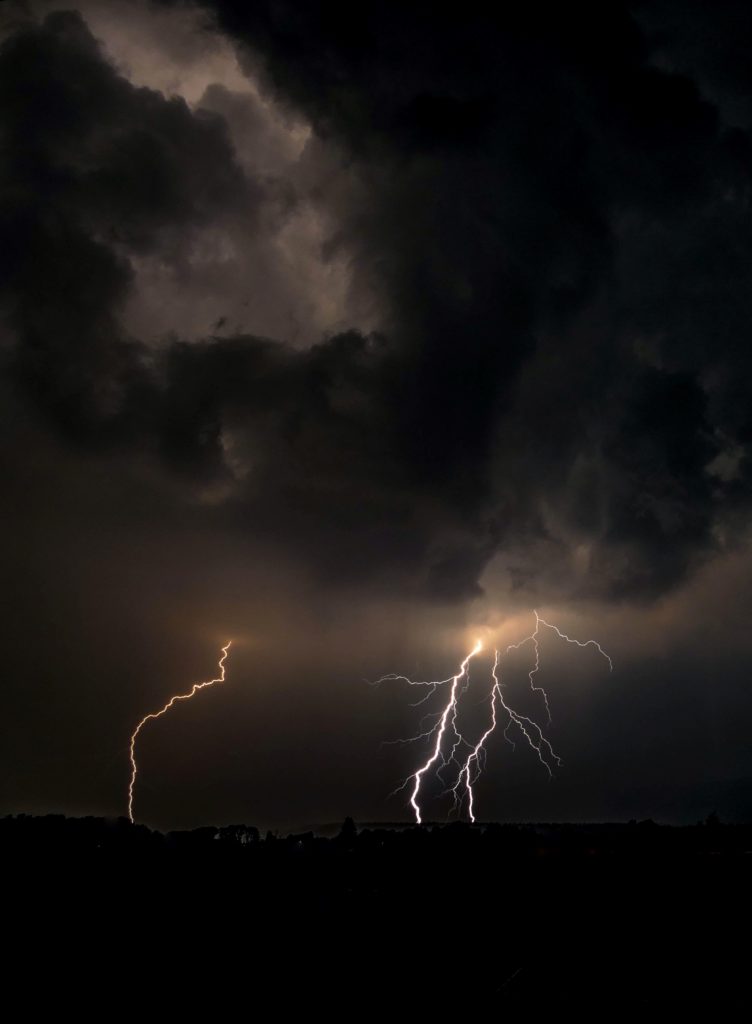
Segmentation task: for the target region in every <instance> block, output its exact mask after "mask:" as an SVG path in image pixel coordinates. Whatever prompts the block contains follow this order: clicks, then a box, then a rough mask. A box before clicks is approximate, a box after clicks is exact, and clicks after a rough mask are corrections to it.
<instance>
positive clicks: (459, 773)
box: [377, 611, 613, 825]
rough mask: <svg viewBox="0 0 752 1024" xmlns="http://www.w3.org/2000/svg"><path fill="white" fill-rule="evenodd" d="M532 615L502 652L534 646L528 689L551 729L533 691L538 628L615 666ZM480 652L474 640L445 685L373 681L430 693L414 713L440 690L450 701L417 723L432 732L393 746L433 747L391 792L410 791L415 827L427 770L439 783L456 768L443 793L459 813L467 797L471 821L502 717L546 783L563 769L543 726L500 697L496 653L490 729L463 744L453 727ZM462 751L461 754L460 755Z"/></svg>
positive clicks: (407, 680)
mask: <svg viewBox="0 0 752 1024" xmlns="http://www.w3.org/2000/svg"><path fill="white" fill-rule="evenodd" d="M534 615H535V629H534V630H533V632H532V633H530V635H529V636H526V637H524V638H523V639H522V640H520V641H519V642H518V643H515V644H509V645H508V646H507V647H506V649H505V651H504V656H507V655H509V654H510V653H511V652H512V651H517V650H520V648H522V647H524V646H525V645H526V644H530V645H531V646H532V649H533V666H532V668H531V669H530V671H529V672H528V680H529V683H530V689H531V691H532V692H533V693H534V694H536V695H539V696H540V699H541V700H542V702H543V706H544V708H545V711H546V717H547V724H548V725H550V724H551V710H550V705H549V701H548V694H547V693H546V691H545V690H544V688H543V687H542V686H539V685H537V676H538V673H539V671H540V667H541V659H540V647H539V636H540V629H541V626H545V627H546V628H548V629H550V630H552V632H554V633H555V634H556V636H557V637H559V639H561V640H564V641H565V642H566V643H569V644H575V645H576V646H577V647H594V648H595V649H596V650H597V651H598V653H599V654H600V655H601V656H602V657H603V658H605V659H606V661H607V662H608V667H609V670H611V671H613V663H612V661H611V658H610V657H609V656H608V654H606V652H605V651H604V650H603V648H602V647H601V645H600V644H599V643H598V642H597V641H596V640H575V639H574V638H572V637H570V636H567V634H566V633H562V631H561V630H560V629H559V628H558V626H554V625H552V624H551V623H550V622H547V621H546V620H545V619H543V618H541V617H540V615H538V612H537V611H535V612H534ZM481 650H482V644H481V642H480V640H477V641H476V643H475V645H474V647H473V649H472V650H471V651H470V653H469V654H468V655H467V656H466V657H465V659H464V660H463V661H462V662H461V664H460V668H459V671H458V672H457V674H456V675H454V676H449V677H447V678H446V679H440V680H431V681H426V682H423V681H417V680H413V679H410V678H408V677H407V676H403V675H398V674H396V673H390V674H389V675H385V676H382V678H381V679H379V680H378V681H377V682H379V683H382V682H385V681H389V680H394V681H403V682H405V683H407V684H408V685H409V686H425V687H427V688H428V692H427V693H426V695H425V697H423V698H421V699H420V700H418V701H415V702H414V703H413V704H412V705H411V706H413V707H417V706H418V705H419V704H423V703H424V702H425V701H427V700H429V699H430V698H431V697H432V696H433V695H434V694H435V693H436V692H437V691H438V690H440V689H441V687H446V686H448V687H449V696H448V698H447V700H446V703H445V704H444V707H443V709H442V710H441V711H438V712H431V713H429V714H428V715H425V716H424V717H423V719H422V720H421V728H422V725H423V723H425V722H426V721H427V720H429V719H435V720H436V721H435V722H434V724H433V725H432V726H431V727H430V728H428V727H426V728H425V729H422V731H421V732H419V733H418V734H417V735H415V736H411V737H409V738H408V739H406V740H396V741H392V742H397V743H412V742H416V741H418V740H423V739H430V741H431V752H430V755H429V757H428V758H427V760H426V761H425V762H424V763H423V764H422V765H421V766H420V767H419V768H418V769H417V771H415V772H414V773H413V774H412V775H409V776H408V777H407V778H406V779H405V781H404V782H403V783H402V785H401V786H399V787H398V789H397V790H396V791H395V792H399V790H402V789H405V788H406V787H408V786H410V785H411V794H410V806H411V807H412V809H413V812H414V814H415V820H416V821H417V823H418V824H419V825H420V824H422V822H423V815H422V811H421V805H420V802H419V797H420V790H421V785H422V783H423V780H424V777H425V776H426V774H427V773H429V772H430V771H431V769H434V773H435V774H436V775H437V776H438V777H439V779H443V776H442V771H443V770H444V769H446V768H449V767H451V766H454V768H455V770H456V774H455V776H454V782H453V783H452V784H451V785H449V786H448V788H447V792H450V793H451V794H452V796H453V799H454V806H455V809H456V810H460V808H461V805H462V801H463V799H464V798H465V797H466V798H467V808H468V816H469V818H470V820H471V821H475V793H474V791H473V786H474V785H475V783H476V782H477V781H478V779H479V778H480V775H481V773H482V771H483V768H484V767H485V763H486V756H487V748H486V743H487V741H488V739H489V737H490V736H491V735H492V733H493V732H494V731H495V730H496V726H497V725H498V724H499V720H500V716H501V714H503V715H504V717H505V718H506V725H505V726H504V730H503V735H504V738H505V740H506V741H507V742H508V743H509V744H510V745H511V746H512V748H514V747H515V743H514V740H512V739H511V737H510V735H509V730H510V729H514V730H516V731H517V733H518V735H520V736H521V737H522V738H523V739H524V740H525V741H526V743H527V744H528V746H529V747H530V749H531V750H533V751H534V752H535V754H536V756H537V757H538V760H539V761H540V763H541V764H542V765H543V767H544V768H545V769H546V772H547V774H548V777H549V778H552V777H553V769H554V767H556V768H558V767H560V766H561V763H562V762H561V758H560V757H559V756H558V755H557V754H556V753H555V751H554V749H553V747H552V746H551V743H550V742H549V740H548V739H547V738H546V736H545V734H544V732H543V728H542V726H540V725H539V724H538V723H537V722H536V721H535V720H534V719H532V718H529V717H528V716H527V715H523V714H520V713H519V712H518V711H516V710H515V709H514V708H513V707H511V706H510V704H509V703H508V702H507V700H506V698H505V696H504V687H505V684H503V683H502V682H501V670H500V664H501V657H502V656H501V655H500V653H499V651H498V650H496V651H495V655H494V663H493V667H492V669H491V682H490V689H489V691H488V697H487V698H486V699H487V700H488V703H489V705H490V717H491V721H490V724H489V726H488V727H487V728H486V730H485V731H484V732H483V734H482V735H481V737H480V739H479V740H478V741H477V742H476V743H475V744H473V743H471V742H469V740H467V739H465V737H464V736H463V735H462V733H461V732H460V731H459V728H458V725H457V718H458V714H459V698H460V696H461V695H462V694H463V693H464V692H465V691H466V690H467V688H468V686H469V684H470V669H469V665H470V660H471V659H472V658H474V657H475V656H476V655H477V654H479V653H480V651H481ZM450 744H451V746H450ZM460 751H461V753H459V752H460ZM458 755H459V756H458Z"/></svg>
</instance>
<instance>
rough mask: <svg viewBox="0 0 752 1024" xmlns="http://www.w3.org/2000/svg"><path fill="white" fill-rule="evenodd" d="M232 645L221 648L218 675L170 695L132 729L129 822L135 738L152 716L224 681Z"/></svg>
mask: <svg viewBox="0 0 752 1024" xmlns="http://www.w3.org/2000/svg"><path fill="white" fill-rule="evenodd" d="M231 645H232V640H228V641H227V643H226V644H225V646H224V647H223V648H222V657H221V658H220V659H219V662H218V667H219V675H218V676H217V678H216V679H207V680H206V681H205V682H203V683H194V684H193V686H192V687H191V689H190V690H189V691H188V693H176V694H175V696H174V697H171V698H170V699H169V700H168V701H167V703H166V704H165V706H164V707H163V708H160V710H159V711H153V712H152V713H151V714H148V715H144V717H143V718H142V719H141V721H140V722H139V723H138V725H137V726H136V728H135V729H134V730H133V733H132V735H131V746H130V757H131V780H130V783H129V785H128V817H129V818H130V820H131V822H132V821H133V789H134V787H135V785H136V775H137V774H138V767H137V765H136V738H137V737H138V734H139V733H140V732H141V730H142V729H143V727H144V726H145V725H146V723H147V722H149V721H151V719H152V718H161V717H162V715H164V714H166V713H167V712H168V711H169V710H170V708H171V707H172V706H173V704H176V703H177V701H179V700H190V698H191V697H192V696H193V695H194V694H195V693H198V691H199V690H204V689H206V687H207V686H213V685H214V684H215V683H223V682H224V681H225V662H226V661H227V656H228V654H229V651H230V647H231Z"/></svg>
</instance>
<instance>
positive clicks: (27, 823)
mask: <svg viewBox="0 0 752 1024" xmlns="http://www.w3.org/2000/svg"><path fill="white" fill-rule="evenodd" d="M0 847H1V848H2V853H3V854H4V855H5V856H8V855H13V854H14V853H15V854H19V855H20V854H23V855H41V856H44V855H45V854H53V853H54V854H55V855H61V854H64V853H66V852H68V853H76V854H93V855H97V854H102V855H106V854H108V853H127V854H130V853H140V854H146V855H148V854H154V855H168V856H169V855H175V856H180V855H183V854H193V853H195V854H208V855H211V856H212V857H215V858H217V859H219V860H222V859H228V860H229V859H232V858H234V859H237V858H238V857H241V858H246V859H248V860H254V859H256V860H258V859H261V860H264V861H266V862H269V861H273V860H280V861H290V860H293V861H295V860H300V859H301V858H302V859H306V858H308V859H311V858H313V859H316V858H342V857H347V858H349V859H351V860H352V859H354V860H356V861H357V860H358V859H367V860H373V859H381V860H383V861H385V862H388V861H390V860H391V859H394V858H402V857H407V858H409V857H410V856H411V855H412V854H416V855H417V856H419V857H422V856H423V855H428V854H430V855H431V856H432V857H435V856H437V855H439V854H442V853H448V854H450V855H454V854H457V853H460V852H461V853H463V854H465V853H466V854H470V855H472V854H481V853H483V852H487V851H493V853H494V854H495V855H498V856H506V857H516V858H524V859H528V860H545V859H556V858H567V859H569V858H575V859H593V858H596V859H603V858H613V857H620V856H626V857H629V858H640V857H649V858H653V857H656V856H661V855H666V856H671V857H697V856H708V855H725V856H740V855H745V854H750V853H752V825H747V824H722V823H721V822H720V820H719V819H718V816H717V815H716V814H715V813H713V814H710V815H709V816H708V818H707V819H706V820H705V821H704V822H698V823H697V824H696V825H691V826H671V825H660V824H657V823H656V822H654V821H652V820H650V819H648V820H646V821H639V822H638V821H630V822H628V823H625V824H622V823H604V824H498V823H487V824H476V825H470V824H468V823H466V822H459V821H458V822H452V823H450V824H432V825H422V826H397V825H395V826H390V827H373V826H370V827H361V828H358V827H357V826H356V824H355V822H354V821H353V819H352V818H349V817H348V818H346V819H345V821H344V823H343V824H342V827H341V829H340V831H339V833H338V834H337V835H335V836H333V837H330V838H327V837H326V836H322V835H318V834H316V833H315V832H314V831H307V832H301V833H291V834H289V835H286V836H282V837H280V836H278V835H277V834H276V833H273V832H267V833H266V835H265V837H263V838H262V836H261V833H260V832H259V829H258V828H256V827H255V826H253V825H241V824H238V825H222V826H216V825H204V826H202V827H200V828H195V829H190V830H181V831H172V832H166V833H162V832H158V831H155V830H153V829H150V828H148V827H147V826H146V825H139V824H133V823H131V822H130V821H129V820H128V819H127V818H114V819H112V818H98V817H91V816H88V817H84V818H69V817H66V816H65V815H62V814H48V815H42V816H34V815H27V814H18V815H8V816H6V817H4V818H1V819H0Z"/></svg>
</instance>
